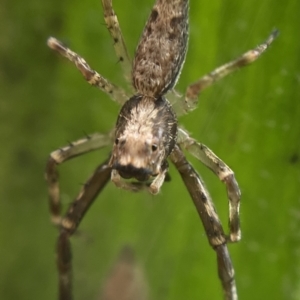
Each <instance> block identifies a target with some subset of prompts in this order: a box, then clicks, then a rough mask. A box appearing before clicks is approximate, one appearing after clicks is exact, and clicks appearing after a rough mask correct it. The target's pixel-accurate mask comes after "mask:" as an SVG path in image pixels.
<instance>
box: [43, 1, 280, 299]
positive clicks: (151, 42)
mask: <svg viewBox="0 0 300 300" xmlns="http://www.w3.org/2000/svg"><path fill="white" fill-rule="evenodd" d="M102 6H103V10H104V19H105V23H106V25H107V28H108V30H109V32H110V34H111V36H112V38H113V41H114V48H115V52H116V55H117V57H118V59H119V62H120V64H121V65H122V67H123V71H124V75H125V78H126V79H127V80H128V81H130V82H131V83H132V85H133V88H134V92H133V96H131V97H128V96H127V95H126V94H125V92H124V91H123V90H122V89H121V88H119V87H117V86H115V85H114V84H112V83H111V82H109V81H108V80H107V79H105V78H104V77H102V76H101V75H100V74H98V73H97V72H96V71H94V70H93V69H91V68H90V66H89V65H88V64H87V63H86V61H85V60H84V59H83V58H82V57H80V56H79V55H78V54H76V53H75V52H73V51H71V50H70V49H68V48H67V47H65V46H64V45H63V44H62V43H61V42H59V41H58V40H56V39H55V38H53V37H50V38H49V39H48V46H49V47H50V48H51V49H53V50H55V51H57V52H59V53H60V54H61V55H63V56H65V57H66V58H67V59H69V60H70V61H71V62H73V63H74V64H75V66H76V67H77V68H78V69H79V71H80V72H81V73H82V75H83V76H84V78H85V79H86V80H87V81H88V82H89V83H90V84H91V85H93V86H96V87H98V88H99V89H100V90H102V91H103V92H105V93H107V94H108V95H109V96H110V97H111V98H112V99H113V100H115V101H116V102H118V103H120V104H121V105H122V108H121V111H120V113H119V116H118V119H117V124H116V127H115V130H114V138H113V139H111V138H110V136H107V135H103V134H93V135H89V136H86V137H85V138H83V139H81V140H78V141H76V142H73V143H71V144H69V145H68V146H66V147H64V148H61V149H59V150H56V151H54V152H52V153H51V154H50V158H49V160H48V163H47V167H46V180H47V182H48V186H49V203H50V211H51V216H52V221H53V223H55V224H57V225H59V237H58V243H57V268H58V273H59V298H60V299H64V300H66V299H72V287H71V247H70V237H71V236H72V235H73V234H74V232H75V231H76V229H77V227H78V226H79V224H80V222H81V220H82V218H83V216H84V214H85V213H86V212H87V210H88V208H89V206H90V205H91V203H92V202H93V201H94V200H95V198H96V197H97V195H98V194H99V193H100V192H101V190H102V189H103V188H104V186H105V185H106V183H107V182H108V181H109V179H110V178H111V180H112V181H113V182H114V183H115V185H116V186H117V187H119V188H122V189H127V190H133V191H136V190H140V189H147V190H148V191H149V192H150V193H152V194H157V193H158V192H159V190H160V188H161V186H162V184H163V182H164V179H165V176H166V174H167V171H168V162H167V160H168V159H169V160H170V161H171V162H172V163H173V164H174V165H175V167H176V168H177V170H178V172H179V173H180V175H181V177H182V180H183V182H184V184H185V185H186V188H187V189H188V191H189V193H190V195H191V198H192V199H193V201H194V204H195V206H196V209H197V211H198V214H199V216H200V218H201V221H202V223H203V226H204V229H205V232H206V235H207V238H208V241H209V243H210V245H211V246H212V248H213V250H214V251H216V255H217V265H218V274H219V278H220V280H221V283H222V287H223V291H224V298H225V299H228V300H229V299H237V291H236V285H235V280H234V270H233V266H232V263H231V259H230V256H229V252H228V249H227V242H237V241H239V240H240V238H241V232H240V224H239V203H240V190H239V187H238V184H237V182H236V180H235V177H234V173H233V171H232V170H231V169H230V168H229V167H228V166H227V165H226V164H225V163H224V162H223V161H222V160H221V159H219V158H218V157H217V156H216V155H215V154H214V153H213V152H212V151H211V150H210V149H208V148H207V147H206V146H205V145H203V144H201V143H198V142H197V141H195V140H194V139H193V138H191V137H190V136H189V134H188V133H187V132H186V131H185V130H183V129H182V128H181V127H179V126H178V123H177V118H176V115H177V116H178V115H180V114H183V113H188V112H189V111H191V110H192V109H193V108H195V106H196V104H197V99H198V96H199V95H200V93H201V92H202V91H203V90H204V89H205V88H207V87H208V86H210V85H212V84H213V83H214V82H215V81H217V80H219V79H221V78H223V77H224V76H226V75H227V74H229V73H231V72H233V71H235V70H236V69H238V68H240V67H243V66H245V65H248V64H250V63H252V62H253V61H255V60H256V59H257V58H258V57H259V56H260V55H261V54H262V53H263V52H264V51H265V50H266V49H267V48H268V46H269V45H270V44H271V43H272V42H273V40H274V38H275V37H276V35H277V31H274V32H272V34H271V35H270V36H269V37H268V39H267V40H266V41H265V42H264V43H262V44H261V45H259V46H257V47H256V48H254V49H253V50H250V51H248V52H246V53H244V54H243V55H242V56H240V57H239V58H237V59H235V60H233V61H231V62H229V63H227V64H225V65H223V66H221V67H219V68H217V69H215V70H214V71H212V72H211V73H209V74H207V75H205V76H203V77H201V78H200V79H198V80H197V81H196V82H195V83H193V84H191V85H190V86H189V87H188V88H187V90H186V93H185V95H184V96H180V95H179V94H177V93H176V92H174V90H173V88H174V86H175V84H176V82H177V80H178V78H179V75H180V72H181V69H182V66H183V63H184V60H185V55H186V52H187V42H188V27H189V25H188V10H189V1H188V0H157V1H156V3H155V4H154V7H153V9H152V11H151V14H150V17H149V19H148V21H147V23H146V26H145V28H144V31H143V34H142V37H141V39H140V42H139V44H138V46H137V49H136V53H135V56H134V59H133V62H132V63H131V60H130V58H129V56H128V54H127V50H126V46H125V42H124V39H123V37H122V34H121V29H120V26H119V23H118V19H117V16H116V14H115V12H114V10H113V8H112V0H102ZM168 92H170V93H169V94H168V98H169V99H171V100H172V102H174V103H175V104H174V105H173V106H171V104H170V102H169V101H168V100H167V98H166V94H167V93H168ZM175 110H176V114H175ZM112 144H113V148H112V153H111V155H110V157H109V158H108V159H107V160H106V161H105V162H104V163H102V164H101V165H100V166H98V168H97V169H96V171H95V172H94V174H93V175H92V176H91V177H90V178H89V180H88V181H87V182H86V184H85V185H84V186H83V188H82V190H81V191H80V193H79V195H78V197H77V198H76V199H75V200H74V202H73V203H72V204H71V205H70V207H69V209H68V210H67V212H66V214H65V215H64V216H62V213H61V205H60V195H59V194H60V192H59V182H58V171H57V166H58V165H59V164H61V163H63V162H65V161H66V160H68V159H71V158H74V157H76V156H79V155H82V154H85V153H87V152H90V151H93V150H96V149H99V148H102V147H104V146H111V145H112ZM182 149H184V150H187V151H189V152H190V153H191V154H192V155H194V156H195V157H196V158H197V159H199V160H200V161H201V162H202V163H203V164H204V165H206V166H207V167H208V168H209V169H211V170H212V171H213V172H214V173H215V174H216V175H217V176H218V177H219V179H220V180H221V181H222V182H224V183H225V185H226V188H227V194H228V199H229V235H226V234H225V233H224V230H223V227H222V225H221V222H220V220H219V217H218V215H217V214H216V211H215V208H214V204H213V202H212V200H211V198H210V196H209V194H208V192H207V190H206V188H205V186H204V184H203V182H202V180H201V178H200V176H199V175H198V174H197V172H196V171H195V170H194V168H193V167H192V166H191V165H190V164H189V162H188V161H187V160H186V158H185V156H184V154H183V152H182ZM130 178H133V179H134V180H133V182H130V181H128V180H124V179H130ZM136 182H139V184H137V183H136Z"/></svg>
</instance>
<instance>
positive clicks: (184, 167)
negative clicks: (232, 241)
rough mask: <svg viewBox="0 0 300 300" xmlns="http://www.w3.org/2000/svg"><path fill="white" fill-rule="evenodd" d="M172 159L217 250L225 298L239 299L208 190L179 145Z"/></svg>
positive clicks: (232, 271) (228, 256)
mask: <svg viewBox="0 0 300 300" xmlns="http://www.w3.org/2000/svg"><path fill="white" fill-rule="evenodd" d="M170 159H171V161H172V162H173V164H174V165H175V167H176V168H177V170H178V172H179V173H180V175H181V178H182V180H183V182H184V184H185V185H186V188H187V189H188V191H189V193H190V195H191V197H192V199H193V202H194V204H195V206H196V209H197V211H198V214H199V217H200V219H201V221H202V223H203V226H204V229H205V232H206V236H207V238H208V241H209V243H210V245H211V246H212V248H213V249H214V250H215V251H216V254H217V265H218V274H219V278H220V280H221V283H222V286H223V291H224V296H225V300H237V298H238V296H237V291H236V284H235V279H234V270H233V266H232V262H231V259H230V255H229V252H228V249H227V244H226V242H227V238H226V236H225V234H224V230H223V227H222V224H221V221H220V219H219V217H218V215H217V213H216V211H215V207H214V204H213V202H212V200H211V198H210V196H209V194H208V191H207V190H206V188H205V186H204V184H203V182H202V180H201V178H200V176H199V175H198V174H197V172H196V171H195V170H194V168H193V167H192V166H191V165H190V164H189V163H188V161H187V160H186V158H185V156H184V154H183V153H182V151H181V150H180V148H179V146H178V145H176V146H175V148H174V150H173V152H172V153H171V155H170Z"/></svg>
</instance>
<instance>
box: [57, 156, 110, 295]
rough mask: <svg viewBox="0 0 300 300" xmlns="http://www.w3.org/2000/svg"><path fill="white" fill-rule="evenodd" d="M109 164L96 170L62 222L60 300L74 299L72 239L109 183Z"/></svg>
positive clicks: (58, 260) (59, 237)
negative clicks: (91, 206) (88, 211)
mask: <svg viewBox="0 0 300 300" xmlns="http://www.w3.org/2000/svg"><path fill="white" fill-rule="evenodd" d="M108 162H109V159H107V160H106V161H105V162H104V163H103V164H101V165H100V166H99V167H98V168H97V169H96V170H95V172H94V174H93V175H92V176H91V177H90V179H89V180H88V181H87V182H86V183H85V185H84V186H83V188H82V190H81V191H80V193H79V195H78V197H77V198H76V199H75V200H74V201H73V202H72V203H71V205H70V207H69V209H68V211H67V213H66V214H65V216H64V217H63V218H62V220H61V225H60V233H59V236H58V240H57V248H56V251H57V269H58V273H59V299H60V300H71V299H72V298H73V297H72V253H71V243H70V237H71V236H72V234H73V233H74V232H75V231H76V229H77V227H78V226H79V224H80V221H81V220H82V218H83V216H84V214H85V213H86V212H87V210H88V208H89V207H90V205H91V204H92V203H93V201H94V200H95V198H96V197H97V195H98V194H99V193H100V192H101V190H102V189H103V188H104V186H105V185H106V183H107V182H108V181H109V179H110V172H111V168H110V167H109V166H108Z"/></svg>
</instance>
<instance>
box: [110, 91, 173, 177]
mask: <svg viewBox="0 0 300 300" xmlns="http://www.w3.org/2000/svg"><path fill="white" fill-rule="evenodd" d="M176 138H177V120H176V116H175V114H174V112H173V110H172V108H171V105H170V104H169V102H168V101H167V100H166V99H164V98H163V97H160V98H158V99H157V100H156V101H153V99H152V98H149V97H144V96H133V97H132V98H131V99H129V100H128V101H127V102H126V103H125V104H124V106H123V107H122V109H121V112H120V114H119V117H118V120H117V125H116V132H115V144H114V148H113V151H112V158H111V162H110V165H111V166H112V168H113V169H116V170H118V171H119V173H120V175H121V176H122V177H124V178H131V177H135V178H136V179H138V180H141V181H144V180H147V179H149V177H150V176H155V175H157V174H158V173H159V172H160V171H161V167H162V165H163V164H165V163H166V159H167V157H168V156H169V154H170V153H171V151H172V150H173V148H174V146H175V143H176Z"/></svg>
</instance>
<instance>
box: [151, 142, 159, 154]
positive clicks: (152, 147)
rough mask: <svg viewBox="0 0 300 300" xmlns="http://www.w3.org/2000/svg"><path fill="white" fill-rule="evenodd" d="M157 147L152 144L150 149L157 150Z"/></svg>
mask: <svg viewBox="0 0 300 300" xmlns="http://www.w3.org/2000/svg"><path fill="white" fill-rule="evenodd" d="M157 148H158V146H157V145H156V144H153V145H152V146H151V149H152V151H153V152H155V151H156V150H157Z"/></svg>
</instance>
